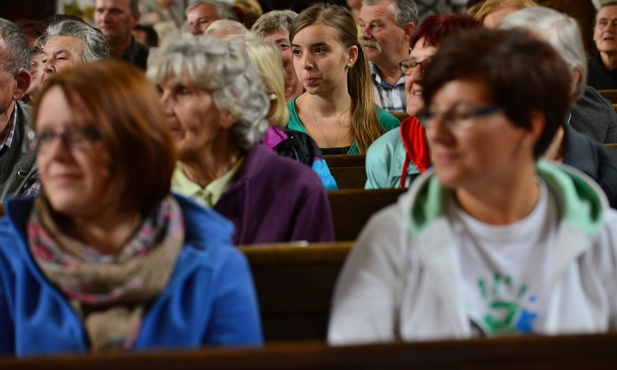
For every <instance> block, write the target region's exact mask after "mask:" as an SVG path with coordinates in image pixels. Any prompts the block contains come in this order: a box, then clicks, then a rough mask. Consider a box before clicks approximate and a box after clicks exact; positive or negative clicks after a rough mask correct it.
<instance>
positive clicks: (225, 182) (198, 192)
mask: <svg viewBox="0 0 617 370" xmlns="http://www.w3.org/2000/svg"><path fill="white" fill-rule="evenodd" d="M243 162H244V158H241V159H239V160H238V162H236V164H234V166H233V167H232V168H231V169H230V170H229V171H227V173H226V174H224V175H223V176H221V177H219V178H218V179H216V180H214V181H212V182H211V183H209V184H208V185H206V187H205V188H202V187H201V186H199V185H198V184H196V183H194V182H193V181H191V179H189V178H188V177H187V176H186V175H185V174H184V171H182V164H181V163H180V162H177V163H176V169H175V170H174V174H173V176H172V177H171V189H172V190H173V191H175V192H177V193H179V194H182V195H184V196H187V197H189V198H191V199H193V200H194V201H196V202H197V203H199V204H202V205H204V206H206V207H214V205H215V204H216V203H217V202H218V201H219V199H221V195H223V192H224V191H225V190H227V188H228V187H229V184H230V183H231V179H232V178H233V177H234V175H235V174H236V173H237V172H238V170H239V169H240V167H241V166H242V163H243Z"/></svg>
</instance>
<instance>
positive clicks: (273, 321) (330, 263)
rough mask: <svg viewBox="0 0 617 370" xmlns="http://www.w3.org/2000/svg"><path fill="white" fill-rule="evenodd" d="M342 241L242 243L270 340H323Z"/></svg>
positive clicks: (340, 261) (345, 247)
mask: <svg viewBox="0 0 617 370" xmlns="http://www.w3.org/2000/svg"><path fill="white" fill-rule="evenodd" d="M351 247H352V243H351V242H344V243H311V244H308V243H304V244H302V243H295V244H294V243H289V244H273V245H268V246H246V247H243V246H240V247H239V248H240V250H241V251H242V252H243V253H244V254H245V255H246V257H247V258H248V261H249V265H250V266H251V271H252V273H253V280H254V282H255V289H256V291H257V296H258V298H259V307H260V310H261V322H262V325H263V331H264V337H265V339H266V341H284V340H286V341H298V340H325V338H326V332H327V328H328V318H329V313H330V302H331V299H332V293H333V290H334V284H335V282H336V279H337V277H338V274H339V271H340V269H341V267H342V265H343V262H344V260H345V257H346V256H347V254H348V253H349V251H350V249H351Z"/></svg>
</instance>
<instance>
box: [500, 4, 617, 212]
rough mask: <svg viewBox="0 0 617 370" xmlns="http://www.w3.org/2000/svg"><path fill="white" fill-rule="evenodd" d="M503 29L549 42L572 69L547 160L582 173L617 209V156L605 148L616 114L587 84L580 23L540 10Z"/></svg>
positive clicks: (613, 138) (506, 21)
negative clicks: (566, 105) (566, 104)
mask: <svg viewBox="0 0 617 370" xmlns="http://www.w3.org/2000/svg"><path fill="white" fill-rule="evenodd" d="M498 28H500V29H511V28H522V29H525V30H528V31H530V32H531V33H532V34H533V35H537V36H538V37H539V38H541V39H543V40H544V41H546V42H548V43H549V44H550V45H551V46H552V47H553V49H555V50H556V51H557V53H558V54H559V55H560V56H561V58H562V59H563V60H564V61H565V62H566V64H567V65H568V67H570V72H571V79H570V86H571V91H570V98H571V107H570V112H569V114H568V115H567V116H566V121H565V122H564V124H563V125H562V126H560V127H559V129H558V130H557V133H556V134H555V138H554V139H553V142H552V143H551V145H550V146H549V148H548V150H547V151H546V152H545V153H544V154H543V157H544V158H545V159H550V160H553V161H557V162H561V163H564V164H567V165H569V166H572V167H575V168H577V169H579V170H581V171H583V172H584V173H585V174H587V175H588V176H590V177H591V178H593V179H594V180H595V181H596V182H597V183H598V184H599V185H600V186H601V187H602V190H604V192H605V193H606V196H607V198H608V201H609V203H610V205H611V207H613V208H617V152H615V151H614V150H612V149H608V148H606V147H604V145H602V144H600V143H602V142H607V143H610V142H617V115H616V114H615V110H614V109H613V106H612V105H611V104H610V102H609V101H607V100H606V99H604V98H603V97H602V96H600V94H599V93H598V92H597V91H596V90H595V89H593V88H592V87H590V86H587V59H586V56H585V49H584V47H583V39H582V37H581V33H580V30H579V27H578V24H577V22H576V20H574V18H572V17H570V16H567V15H565V14H562V13H560V12H558V11H556V10H553V9H550V8H545V7H540V6H536V7H530V8H525V9H522V10H519V11H516V12H514V13H512V14H510V15H508V16H506V17H505V18H503V20H502V21H501V23H500V24H499V27H498ZM592 139H594V140H595V141H594V140H592Z"/></svg>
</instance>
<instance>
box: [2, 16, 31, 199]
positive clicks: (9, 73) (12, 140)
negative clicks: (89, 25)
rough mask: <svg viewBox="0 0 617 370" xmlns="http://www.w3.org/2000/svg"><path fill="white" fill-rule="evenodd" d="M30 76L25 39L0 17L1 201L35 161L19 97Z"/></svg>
mask: <svg viewBox="0 0 617 370" xmlns="http://www.w3.org/2000/svg"><path fill="white" fill-rule="evenodd" d="M31 79H32V78H31V76H30V46H29V44H28V39H27V38H26V36H25V35H24V34H23V33H22V32H21V31H20V30H19V28H17V26H15V24H13V23H12V22H11V21H8V20H6V19H2V18H0V202H1V201H2V200H4V198H6V197H8V196H10V195H13V194H14V193H15V192H16V191H17V189H18V188H19V186H20V185H21V183H22V182H23V181H24V180H25V179H26V177H27V176H28V174H29V173H30V171H31V169H32V167H33V164H34V161H35V153H34V151H32V150H31V149H30V148H29V146H28V142H27V141H28V140H27V136H28V132H30V131H32V129H31V128H30V114H29V109H28V107H26V106H25V105H24V104H23V103H21V102H20V101H19V100H20V99H21V98H22V97H23V96H24V94H25V93H26V91H28V87H29V86H30V81H31Z"/></svg>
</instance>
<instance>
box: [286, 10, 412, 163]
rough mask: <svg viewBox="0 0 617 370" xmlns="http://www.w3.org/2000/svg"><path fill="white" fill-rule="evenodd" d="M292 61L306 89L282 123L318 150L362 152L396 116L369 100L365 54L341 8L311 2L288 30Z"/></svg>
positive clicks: (392, 124) (390, 126) (394, 123)
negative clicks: (305, 136)
mask: <svg viewBox="0 0 617 370" xmlns="http://www.w3.org/2000/svg"><path fill="white" fill-rule="evenodd" d="M289 39H290V40H291V48H292V55H293V57H292V58H293V65H294V69H295V71H296V74H297V75H298V79H299V80H300V81H301V82H302V85H303V86H304V89H305V90H306V91H305V92H304V93H303V94H302V95H300V96H299V97H297V98H294V99H293V100H291V101H290V102H289V103H288V104H287V106H288V108H289V112H290V119H289V124H288V125H287V128H288V129H290V130H296V131H301V132H306V133H308V134H309V135H310V136H311V137H312V138H313V140H315V142H316V143H317V145H319V147H320V148H321V150H322V152H323V154H326V155H327V154H364V153H366V150H367V149H368V147H369V145H371V143H372V142H373V141H375V140H376V139H377V138H378V137H379V136H381V135H382V134H383V133H385V132H386V131H388V130H391V129H393V128H395V127H398V126H399V124H400V122H399V120H398V119H396V118H395V117H394V116H393V115H391V114H390V113H388V112H386V111H384V110H383V109H381V108H378V107H376V106H375V103H374V100H373V90H372V86H373V83H372V81H371V76H370V72H369V65H368V59H367V57H366V54H365V52H364V49H363V48H362V46H361V45H360V43H359V42H358V29H357V28H356V25H355V23H354V20H353V18H352V16H351V13H349V10H348V9H347V8H344V7H342V6H338V5H331V4H323V3H319V4H314V5H312V6H311V7H309V8H307V9H305V10H303V11H302V12H301V13H300V14H299V15H298V17H296V18H295V19H294V20H293V22H292V24H291V28H290V30H289Z"/></svg>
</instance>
